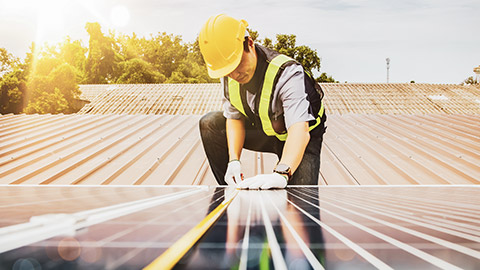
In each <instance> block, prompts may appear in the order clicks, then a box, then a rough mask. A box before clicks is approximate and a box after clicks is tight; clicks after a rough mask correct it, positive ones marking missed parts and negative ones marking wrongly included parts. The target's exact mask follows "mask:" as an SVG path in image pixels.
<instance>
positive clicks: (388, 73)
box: [385, 57, 390, 83]
mask: <svg viewBox="0 0 480 270" xmlns="http://www.w3.org/2000/svg"><path fill="white" fill-rule="evenodd" d="M385 60H387V83H388V81H389V77H390V58H388V57H387V59H385Z"/></svg>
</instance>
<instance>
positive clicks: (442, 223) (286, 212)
mask: <svg viewBox="0 0 480 270" xmlns="http://www.w3.org/2000/svg"><path fill="white" fill-rule="evenodd" d="M0 194H1V195H2V196H1V199H0V215H1V216H2V219H1V227H0V251H1V253H0V269H24V268H25V269H27V268H29V267H30V268H33V269H40V268H41V269H63V268H68V269H71V268H73V269H138V268H144V267H147V268H148V267H153V268H157V267H160V268H162V267H164V266H166V264H164V262H165V260H163V261H162V260H160V259H161V258H162V254H167V253H168V252H169V251H171V250H172V249H175V248H177V247H178V246H179V245H178V243H179V242H181V241H184V242H185V241H187V242H191V243H190V244H191V245H190V246H192V247H191V248H188V249H186V250H185V254H184V255H183V254H182V255H181V256H179V257H178V258H172V257H169V258H166V259H167V260H171V262H172V263H173V264H172V265H174V268H176V269H226V268H235V269H236V268H238V269H259V268H262V269H263V268H275V269H309V268H310V269H374V268H380V269H397V268H401V269H431V268H441V269H476V268H477V269H478V267H479V266H480V211H479V210H480V187H478V186H473V185H470V186H361V187H354V186H348V187H347V186H336V187H333V186H332V187H329V186H308V187H307V186H298V187H289V188H287V189H285V190H267V191H259V190H251V191H250V190H241V191H238V190H235V189H231V188H225V187H208V186H146V187H144V186H141V187H140V186H104V187H101V186H45V187H41V186H0ZM219 209H220V211H218V210H219ZM216 213H217V214H218V215H217V217H218V219H217V218H211V217H212V216H213V215H212V214H216ZM210 219H211V221H214V222H213V225H212V226H211V227H210V226H207V229H208V230H206V232H205V233H203V231H202V232H200V238H199V240H198V241H194V239H193V238H191V239H187V240H185V236H189V235H191V234H190V233H192V232H194V233H195V229H196V228H199V226H202V225H205V224H207V223H206V222H207V221H208V220H210ZM26 236H28V237H26ZM187 238H188V237H187ZM182 239H183V240H182ZM158 262H162V264H159V263H158ZM35 267H37V268H35Z"/></svg>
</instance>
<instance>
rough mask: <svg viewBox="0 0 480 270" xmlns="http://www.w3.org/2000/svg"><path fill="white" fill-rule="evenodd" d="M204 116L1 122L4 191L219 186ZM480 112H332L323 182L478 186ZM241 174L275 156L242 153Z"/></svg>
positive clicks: (263, 168) (13, 118) (269, 166)
mask: <svg viewBox="0 0 480 270" xmlns="http://www.w3.org/2000/svg"><path fill="white" fill-rule="evenodd" d="M199 118H200V116H198V115H188V116H187V115H2V116H0V148H1V151H0V184H24V185H31V184H57V185H68V184H74V185H170V184H174V185H185V184H187V185H191V184H194V185H215V184H216V182H215V180H214V178H213V174H212V173H211V171H210V168H209V165H208V161H207V159H206V157H205V153H204V150H203V147H202V144H201V140H200V135H199V130H198V120H199ZM479 122H480V115H360V114H349V115H330V116H328V119H327V123H326V124H327V132H326V134H325V136H324V143H323V149H322V157H321V168H320V177H319V179H318V184H319V185H375V184H478V183H479V182H480V180H479V178H480V177H479V175H480V126H479V125H478V123H479ZM241 160H242V163H243V167H244V169H245V176H246V177H249V176H253V175H255V174H258V173H267V172H271V171H272V170H273V166H274V165H275V163H276V161H277V157H276V156H274V155H272V154H263V153H255V152H250V151H245V153H244V154H243V155H242V158H241Z"/></svg>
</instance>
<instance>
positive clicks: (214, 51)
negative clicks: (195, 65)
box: [198, 14, 248, 78]
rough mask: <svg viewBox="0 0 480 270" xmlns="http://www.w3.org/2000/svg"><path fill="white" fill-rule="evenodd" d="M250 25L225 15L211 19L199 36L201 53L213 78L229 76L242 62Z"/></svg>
mask: <svg viewBox="0 0 480 270" xmlns="http://www.w3.org/2000/svg"><path fill="white" fill-rule="evenodd" d="M247 26H248V23H247V22H246V21H245V20H237V19H235V18H232V17H230V16H227V15H225V14H220V15H216V16H212V17H210V18H209V19H208V20H207V22H206V23H205V25H203V27H202V30H201V31H200V35H199V37H198V38H199V45H200V51H201V52H202V55H203V59H204V60H205V63H206V64H207V70H208V75H210V77H212V78H220V77H224V76H227V75H228V74H230V73H231V72H232V71H234V70H235V69H236V68H237V66H238V65H239V64H240V60H242V54H243V41H244V39H245V30H246V29H247Z"/></svg>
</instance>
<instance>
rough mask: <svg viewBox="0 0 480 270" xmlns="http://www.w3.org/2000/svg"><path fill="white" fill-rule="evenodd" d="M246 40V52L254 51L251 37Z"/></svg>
mask: <svg viewBox="0 0 480 270" xmlns="http://www.w3.org/2000/svg"><path fill="white" fill-rule="evenodd" d="M247 38H248V51H249V52H251V51H255V43H254V42H253V39H252V37H247Z"/></svg>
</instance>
